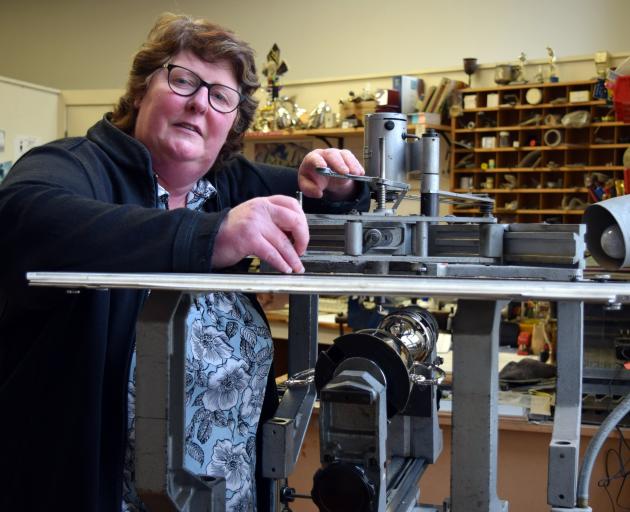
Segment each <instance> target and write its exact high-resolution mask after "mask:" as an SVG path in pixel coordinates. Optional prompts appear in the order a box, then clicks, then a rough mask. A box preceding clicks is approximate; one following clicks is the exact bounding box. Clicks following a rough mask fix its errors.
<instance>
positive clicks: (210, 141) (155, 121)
mask: <svg viewBox="0 0 630 512" xmlns="http://www.w3.org/2000/svg"><path fill="white" fill-rule="evenodd" d="M169 63H170V64H175V65H178V66H183V67H185V68H188V69H189V70H191V71H193V72H194V73H196V74H197V75H199V77H200V78H201V79H202V80H205V81H206V82H208V83H211V84H214V83H218V84H223V85H227V86H229V87H232V88H233V89H237V90H238V89H239V87H238V83H237V81H236V78H235V76H234V71H233V70H232V67H231V66H230V64H229V63H228V62H227V61H218V62H214V63H210V62H206V61H205V60H202V59H200V58H199V57H197V56H196V55H195V54H193V53H192V52H188V51H184V52H181V53H178V54H177V55H175V56H174V57H173V58H172V59H171V60H170V61H169ZM136 107H137V108H138V117H137V120H136V126H135V130H134V137H135V138H136V139H138V140H139V141H140V142H142V143H143V144H144V145H145V146H146V147H147V148H148V149H149V153H151V157H152V160H153V167H154V171H155V172H156V173H157V174H158V176H159V178H160V180H161V181H162V185H163V186H165V187H166V188H167V190H169V186H170V187H171V188H177V189H181V188H185V187H187V186H191V187H192V185H194V183H196V182H197V180H198V179H199V178H200V177H202V176H203V175H204V174H205V173H206V172H207V171H208V169H209V168H210V167H211V166H212V164H213V163H214V161H215V159H216V157H217V155H218V154H219V151H220V150H221V148H222V147H223V144H224V143H225V140H226V138H227V135H228V133H229V131H230V128H231V127H232V125H233V124H234V120H235V119H236V115H237V111H238V110H235V111H234V112H230V113H229V114H222V113H221V112H217V111H216V110H214V109H213V108H212V107H211V106H210V104H209V103H208V89H207V88H206V87H203V86H202V87H200V88H199V90H198V91H197V92H196V93H195V94H193V95H192V96H188V97H184V96H179V95H177V94H175V93H174V92H173V91H171V89H170V88H169V85H168V71H167V70H166V69H160V70H158V71H157V72H156V73H155V74H154V75H153V77H152V78H151V80H150V83H149V85H148V88H147V92H146V94H145V95H144V96H143V97H142V99H140V100H139V101H137V103H136ZM169 191H170V190H169Z"/></svg>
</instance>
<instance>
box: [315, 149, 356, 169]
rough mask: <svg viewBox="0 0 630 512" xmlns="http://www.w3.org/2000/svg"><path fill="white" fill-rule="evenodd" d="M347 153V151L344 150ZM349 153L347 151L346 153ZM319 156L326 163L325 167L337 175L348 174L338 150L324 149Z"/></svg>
mask: <svg viewBox="0 0 630 512" xmlns="http://www.w3.org/2000/svg"><path fill="white" fill-rule="evenodd" d="M346 151H347V150H346ZM347 152H348V153H349V151H347ZM321 156H322V157H323V159H324V160H325V161H326V164H327V167H330V168H331V169H332V170H333V171H335V172H337V173H339V174H348V173H349V172H350V167H349V166H348V164H347V163H346V160H345V158H344V155H343V154H342V152H341V151H339V150H338V149H332V148H331V149H324V150H323V152H322V154H321Z"/></svg>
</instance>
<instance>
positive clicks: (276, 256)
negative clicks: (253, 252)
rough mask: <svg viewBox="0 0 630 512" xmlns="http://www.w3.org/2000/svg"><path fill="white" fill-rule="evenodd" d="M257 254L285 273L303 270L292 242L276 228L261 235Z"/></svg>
mask: <svg viewBox="0 0 630 512" xmlns="http://www.w3.org/2000/svg"><path fill="white" fill-rule="evenodd" d="M258 256H259V257H260V258H261V259H264V260H265V261H267V262H268V263H269V264H271V265H272V266H274V267H275V268H276V269H278V270H280V271H281V272H284V273H286V274H290V273H291V272H296V273H302V272H304V265H302V261H301V260H300V257H299V256H298V254H297V252H296V251H295V248H294V247H293V243H291V240H289V238H288V237H287V235H286V234H284V233H283V232H282V231H280V230H279V229H278V228H275V229H272V230H269V231H268V232H267V233H265V234H264V235H263V238H262V240H261V248H260V254H258Z"/></svg>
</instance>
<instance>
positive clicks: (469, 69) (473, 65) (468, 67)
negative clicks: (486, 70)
mask: <svg viewBox="0 0 630 512" xmlns="http://www.w3.org/2000/svg"><path fill="white" fill-rule="evenodd" d="M478 68H479V64H477V59H475V58H473V57H466V58H464V73H466V74H467V75H468V87H470V84H471V83H472V75H473V74H474V73H475V71H477V69H478Z"/></svg>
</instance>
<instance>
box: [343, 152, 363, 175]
mask: <svg viewBox="0 0 630 512" xmlns="http://www.w3.org/2000/svg"><path fill="white" fill-rule="evenodd" d="M340 153H341V156H342V158H343V159H344V161H345V162H346V165H347V166H348V169H349V173H350V174H355V175H357V176H363V175H364V174H365V169H364V168H363V166H362V165H361V163H360V162H359V160H357V157H356V156H354V153H353V152H352V151H350V150H348V149H342V150H341V151H340Z"/></svg>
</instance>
